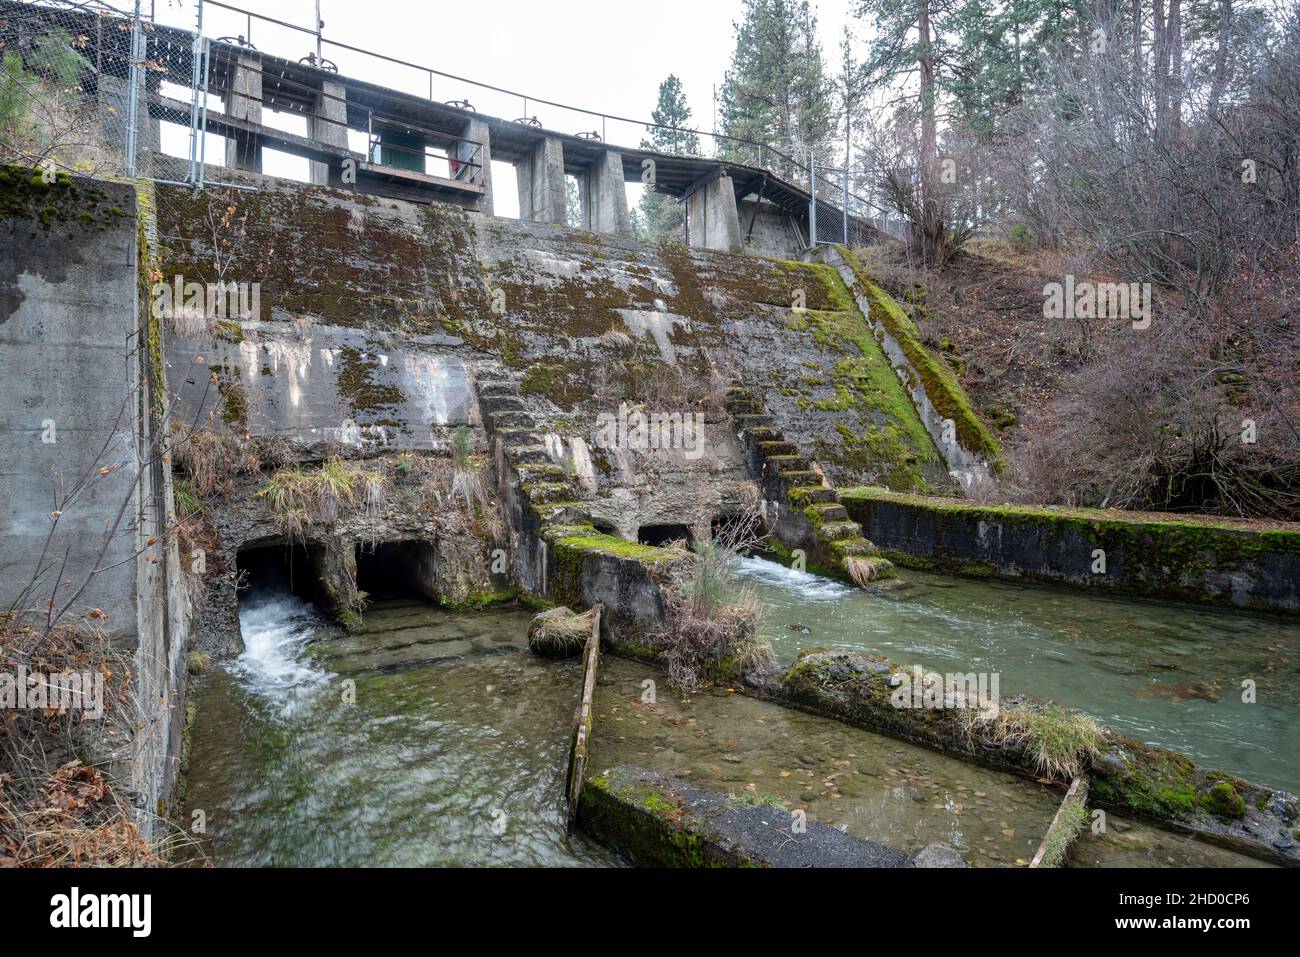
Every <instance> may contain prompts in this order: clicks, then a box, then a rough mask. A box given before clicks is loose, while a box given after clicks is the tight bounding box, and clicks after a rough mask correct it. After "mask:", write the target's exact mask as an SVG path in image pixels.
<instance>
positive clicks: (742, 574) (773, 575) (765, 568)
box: [736, 557, 858, 601]
mask: <svg viewBox="0 0 1300 957" xmlns="http://www.w3.org/2000/svg"><path fill="white" fill-rule="evenodd" d="M736 577H737V578H739V579H741V580H742V581H743V580H746V579H748V580H749V581H755V582H761V583H762V584H764V585H775V586H776V587H777V588H781V589H784V590H785V591H788V592H791V593H792V594H796V595H798V596H799V597H800V598H804V599H807V600H808V601H840V600H841V599H843V598H846V597H848V596H849V595H853V594H857V593H858V590H857V589H856V588H850V587H848V586H847V585H841V584H840V583H839V582H837V581H832V580H831V579H829V578H823V577H822V576H820V575H814V574H812V573H811V572H801V571H799V570H797V569H794V568H786V567H785V566H784V565H779V564H777V563H776V562H772V561H768V560H767V559H765V558H753V557H750V558H742V559H741V560H740V565H739V567H738V568H737V570H736Z"/></svg>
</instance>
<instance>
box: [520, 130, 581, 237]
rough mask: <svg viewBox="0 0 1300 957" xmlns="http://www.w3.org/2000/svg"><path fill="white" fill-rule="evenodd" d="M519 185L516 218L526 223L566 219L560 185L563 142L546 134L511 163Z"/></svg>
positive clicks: (565, 220) (563, 193) (562, 177)
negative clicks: (513, 165)
mask: <svg viewBox="0 0 1300 957" xmlns="http://www.w3.org/2000/svg"><path fill="white" fill-rule="evenodd" d="M515 180H516V181H517V182H518V185H519V218H520V219H521V220H523V221H524V222H530V223H557V224H559V225H561V226H562V225H564V223H565V222H567V221H568V215H567V213H566V211H565V210H566V203H565V188H564V144H563V143H562V142H561V141H560V140H559V138H558V137H554V136H548V137H546V139H544V140H542V142H540V143H538V144H537V146H536V147H534V148H533V151H532V153H530V154H529V155H528V158H527V159H526V160H524V161H523V162H522V163H520V164H518V165H517V166H516V167H515Z"/></svg>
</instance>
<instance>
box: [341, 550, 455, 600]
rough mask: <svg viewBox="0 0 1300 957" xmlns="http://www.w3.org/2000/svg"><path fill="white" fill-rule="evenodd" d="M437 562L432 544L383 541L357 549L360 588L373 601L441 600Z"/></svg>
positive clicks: (358, 586)
mask: <svg viewBox="0 0 1300 957" xmlns="http://www.w3.org/2000/svg"><path fill="white" fill-rule="evenodd" d="M437 584H438V582H437V562H436V560H435V556H434V550H433V545H432V544H430V543H429V542H421V541H405V542H379V543H378V544H376V545H375V546H374V547H373V548H370V547H368V546H358V547H357V588H359V589H361V590H362V591H364V592H365V593H366V597H367V598H368V599H369V600H380V599H396V598H418V599H424V600H428V601H437V599H438V589H437Z"/></svg>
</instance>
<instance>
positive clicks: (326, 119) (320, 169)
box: [307, 80, 348, 186]
mask: <svg viewBox="0 0 1300 957" xmlns="http://www.w3.org/2000/svg"><path fill="white" fill-rule="evenodd" d="M346 99H347V87H345V86H344V85H343V84H342V83H340V82H338V81H337V80H322V81H321V90H320V95H319V96H317V97H316V107H315V109H314V110H313V114H312V115H311V116H308V117H307V135H308V136H309V137H311V138H312V139H314V140H318V141H319V142H321V143H327V144H329V145H330V146H341V147H343V148H344V149H347V146H348V104H347V102H346ZM311 181H312V183H313V184H315V185H316V186H328V185H329V181H330V164H329V163H318V162H316V161H315V160H312V163H311Z"/></svg>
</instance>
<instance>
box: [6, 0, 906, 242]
mask: <svg viewBox="0 0 1300 957" xmlns="http://www.w3.org/2000/svg"><path fill="white" fill-rule="evenodd" d="M115 2H116V4H117V5H116V6H115V5H114V3H113V2H109V0H38V2H17V0H0V9H3V10H4V11H5V14H6V15H5V17H4V19H3V21H2V22H0V39H4V38H5V31H8V32H9V33H14V32H15V31H18V32H22V31H24V30H26V32H27V33H29V34H30V33H34V32H39V31H37V29H36V28H37V27H40V28H41V29H43V30H44V32H45V33H46V35H47V36H50V37H54V38H56V39H55V40H51V41H48V42H49V43H53V44H54V45H55V47H56V48H57V46H58V44H59V43H62V42H64V41H62V40H58V38H65V40H66V44H65V45H66V46H67V47H68V48H69V49H71V50H72V51H73V52H74V53H78V52H79V51H80V52H84V53H86V54H87V56H86V57H83V58H82V59H83V60H84V63H83V64H82V67H84V69H82V68H77V60H76V59H75V58H74V57H65V60H67V64H71V66H68V65H67V64H65V66H64V71H65V72H66V71H67V70H68V69H73V68H76V69H74V72H75V73H76V74H77V75H73V76H65V75H62V74H61V73H60V72H59V66H58V63H57V60H56V61H55V62H54V63H53V64H52V63H51V62H48V58H46V61H44V62H34V61H38V58H34V57H32V56H30V55H25V56H24V57H23V58H22V63H23V70H24V75H25V77H26V79H28V80H29V81H30V86H31V89H30V91H29V93H30V101H31V103H32V104H41V105H44V106H46V107H47V109H48V108H49V106H50V105H53V107H54V108H55V109H56V110H64V111H65V112H67V113H68V114H70V115H72V116H76V117H82V118H87V117H89V119H90V120H93V121H94V122H87V123H86V124H85V126H86V127H87V128H88V136H87V137H85V139H88V140H89V142H72V141H71V140H73V139H75V138H73V137H68V136H64V137H62V138H61V139H60V138H58V137H46V140H47V142H41V141H39V137H36V138H33V137H31V136H27V137H26V138H24V136H22V135H20V133H21V132H23V130H16V129H15V126H19V127H21V126H22V124H12V123H11V124H9V125H8V126H6V124H5V117H3V116H0V158H5V159H7V161H10V162H13V161H28V162H31V163H32V165H37V164H38V163H40V162H51V163H53V164H54V165H57V166H62V167H64V168H67V169H70V170H78V171H83V172H94V171H96V170H97V169H100V168H106V169H108V170H110V171H113V172H120V173H122V174H125V175H128V176H146V177H151V178H154V179H158V180H162V181H167V182H181V183H187V184H193V185H196V186H203V185H205V184H206V183H207V182H208V181H209V169H208V168H209V166H214V165H215V166H218V167H220V165H221V164H219V163H217V164H214V163H211V162H210V157H209V155H208V149H209V139H210V138H211V137H212V136H214V135H215V134H212V133H211V132H210V130H209V123H208V118H209V112H210V110H219V109H220V107H218V106H216V105H215V103H214V101H215V99H216V97H217V96H218V95H220V94H223V93H228V91H224V90H214V89H213V86H212V78H213V59H214V51H220V50H221V48H222V47H227V48H236V47H238V46H243V47H245V48H249V49H254V50H255V49H257V43H255V42H254V40H255V33H256V40H257V41H258V42H260V43H262V45H263V46H264V47H265V49H264V50H262V51H261V52H265V53H272V54H274V55H276V56H279V57H280V58H282V59H289V60H291V61H296V62H298V63H301V64H302V65H304V66H306V67H309V68H312V69H317V70H321V71H323V72H326V73H329V72H338V69H339V67H338V64H337V63H336V62H335V59H338V60H342V59H344V57H345V55H346V56H348V57H353V58H362V59H361V61H360V62H361V63H363V64H364V62H365V59H366V58H368V59H369V60H370V61H372V62H373V66H372V68H371V69H370V70H369V71H367V70H366V69H364V68H363V69H361V70H349V73H350V74H351V75H356V76H371V75H373V74H374V73H376V72H383V70H382V69H381V68H380V66H379V64H386V65H388V66H389V67H394V66H395V67H398V68H400V69H402V70H407V71H414V72H415V73H416V74H417V75H418V77H419V82H418V85H419V87H420V92H418V93H415V94H414V95H419V96H427V97H428V98H429V99H430V100H435V93H436V92H437V90H436V88H435V87H436V82H435V81H437V80H442V81H448V82H451V83H453V84H461V85H462V86H461V87H460V88H459V89H456V90H454V91H452V92H453V93H454V95H456V96H459V97H460V99H457V100H451V101H449V102H451V103H452V105H456V106H459V107H460V108H463V109H470V110H472V109H473V107H472V105H471V104H470V103H469V102H468V101H467V100H465V99H464V93H465V88H466V87H468V88H472V89H474V90H479V91H483V92H485V93H491V94H494V95H496V96H498V97H506V98H509V99H514V100H517V101H518V105H519V107H520V110H519V116H520V118H521V119H520V121H519V122H522V123H524V124H526V125H540V126H545V127H547V128H550V129H556V128H558V127H559V126H560V125H561V124H559V123H557V122H555V121H554V120H552V122H549V123H544V122H542V121H540V120H539V119H538V118H537V117H536V116H535V115H534V113H533V112H532V111H534V110H535V109H536V108H537V107H539V106H543V107H550V108H552V109H554V110H559V111H564V112H567V113H571V114H573V115H574V116H576V117H580V118H581V120H580V122H581V124H582V126H583V127H585V128H584V129H583V130H580V131H575V135H584V134H585V135H587V136H588V137H590V138H592V139H593V140H597V139H598V140H599V141H600V142H605V143H608V142H610V135H609V127H610V125H611V124H613V125H615V126H622V127H624V128H625V129H626V130H627V131H628V132H629V133H630V132H632V131H635V132H636V133H641V132H650V131H655V130H663V131H672V132H677V133H681V134H683V135H694V136H697V137H701V138H707V139H709V140H711V141H712V142H713V143H714V151H713V152H714V158H716V159H720V160H725V161H728V162H734V163H737V164H739V165H745V166H751V167H754V168H758V169H762V170H770V171H772V172H774V173H775V174H776V175H777V176H779V177H781V178H783V179H785V180H786V181H787V182H789V183H791V184H792V185H795V186H797V187H800V188H802V189H804V190H806V191H807V192H808V193H809V194H810V203H809V208H808V220H809V224H810V230H809V232H810V239H811V240H813V241H814V242H815V241H817V240H818V239H820V238H822V237H821V236H819V235H818V230H819V228H820V229H821V230H822V232H823V233H824V230H825V228H826V226H827V225H828V224H831V223H833V224H834V227H835V232H836V233H837V234H838V235H837V237H836V238H837V239H844V238H848V237H847V235H846V234H847V233H848V226H849V223H848V218H849V217H846V216H845V215H844V212H843V211H844V210H847V211H848V212H849V214H850V215H851V216H852V217H853V218H854V219H855V220H859V221H875V222H879V221H880V214H881V213H883V212H885V210H884V207H883V206H882V205H881V204H880V203H877V202H875V201H873V200H871V199H868V198H866V197H863V196H861V195H859V194H858V193H857V192H856V191H855V190H854V189H852V188H851V186H850V180H851V178H852V172H851V170H849V169H847V168H846V166H847V164H846V166H833V165H830V164H827V163H823V162H821V161H819V159H818V158H817V155H816V154H814V153H813V152H812V151H811V150H809V151H808V153H807V157H806V160H804V161H801V160H799V159H798V158H796V157H795V156H792V155H790V154H789V153H787V152H785V151H783V150H781V149H779V148H777V147H774V146H771V145H769V144H766V143H761V142H756V141H752V140H746V139H742V138H739V137H733V136H728V135H726V134H721V133H715V132H711V131H703V130H689V129H677V128H674V127H667V126H663V125H661V124H656V123H653V122H651V121H647V120H638V119H634V118H631V117H626V116H621V115H618V114H612V113H606V112H602V111H599V110H591V109H587V108H585V107H580V106H575V105H573V104H567V103H562V102H559V101H557V100H552V99H548V98H545V97H537V96H532V95H530V94H527V93H523V92H520V91H517V90H510V89H507V88H505V87H501V86H497V85H495V84H491V83H484V82H482V81H478V80H473V79H470V78H468V77H463V76H458V75H456V74H453V73H449V72H446V71H443V70H438V69H436V68H433V67H430V66H426V65H422V64H418V63H413V62H411V61H409V60H404V59H401V58H399V57H393V56H388V55H387V54H383V53H377V52H374V51H371V50H366V49H364V48H362V47H358V46H354V45H352V44H348V43H343V42H340V41H336V40H331V39H328V38H327V37H325V35H324V23H323V21H322V20H321V19H320V5H319V0H315V9H316V17H315V20H314V23H315V27H314V28H313V27H306V26H303V25H301V24H297V23H292V22H290V21H288V20H284V19H280V18H277V17H271V16H267V15H266V14H261V13H256V12H254V11H251V10H247V9H244V8H241V7H239V6H236V5H234V4H231V3H227V2H224V0H194V11H193V13H194V16H193V24H192V26H191V25H189V24H186V25H185V26H184V27H180V29H185V30H189V31H192V33H191V38H187V39H186V40H185V41H184V42H183V43H182V42H179V41H178V40H177V36H178V34H176V33H175V32H173V30H169V29H164V28H162V25H161V24H158V23H157V22H156V20H155V19H154V18H155V17H156V16H157V15H158V12H159V11H157V10H156V9H155V7H154V5H153V4H152V3H149V4H148V9H142V4H141V3H140V2H139V0H115ZM164 12H171V13H174V11H164ZM217 12H220V14H221V15H222V16H221V17H220V18H218V17H217V16H216V14H217ZM15 14H16V15H15ZM232 29H233V30H234V31H235V32H236V34H237V35H235V36H225V35H223V36H222V37H220V38H218V39H212V38H210V37H209V36H208V35H207V34H208V33H209V32H212V33H223V34H224V33H228V32H229V31H230V30H232ZM240 31H242V32H240ZM286 31H287V34H288V36H290V37H292V36H303V37H309V38H310V42H311V47H312V49H309V50H308V52H307V53H306V55H305V56H301V57H298V56H296V54H298V53H301V50H297V51H295V50H290V49H287V48H286V47H287V46H288V44H289V43H290V42H291V40H286V39H285V32H286ZM277 33H278V35H277ZM16 46H17V45H13V46H9V45H7V46H6V47H5V49H6V50H9V49H14V48H15V47H16ZM277 48H278V49H277ZM326 48H328V52H329V54H330V56H329V57H327V56H326V55H325V53H326ZM92 54H93V62H92V61H91V59H90V55H92ZM12 65H13V60H12V58H6V60H5V67H4V68H0V69H8V68H10V67H12ZM82 74H84V75H82ZM180 77H184V78H185V79H186V80H187V81H188V83H187V85H182V83H181V82H179V78H180ZM0 79H8V80H10V81H12V80H13V78H6V77H5V76H4V75H3V73H0ZM274 80H275V82H276V84H277V85H278V86H279V87H281V88H283V87H293V86H295V85H297V86H298V87H301V90H300V92H301V93H302V94H303V95H304V96H306V95H308V94H310V95H312V96H314V97H317V98H319V99H318V100H317V102H318V103H319V102H323V101H327V100H329V99H331V95H330V94H329V93H327V92H325V91H324V90H321V89H319V88H318V87H310V88H309V87H308V86H306V85H305V84H302V83H300V82H298V81H295V80H294V79H293V78H291V77H286V76H283V75H280V76H276V77H275V78H274ZM20 85H21V84H20ZM168 85H170V86H171V87H173V88H174V89H173V93H172V94H169V93H168V92H167V90H166V87H167V86H168ZM383 85H390V84H389V83H388V82H387V81H385V83H384V84H383ZM409 85H410V84H408V83H406V82H405V81H401V80H400V78H397V79H394V80H393V81H392V83H391V88H393V89H398V90H401V89H402V87H403V86H409ZM51 91H53V92H54V93H55V94H56V95H53V96H51ZM405 92H412V91H410V90H406V91H405ZM475 98H476V99H478V96H476V97H475ZM164 99H165V100H167V101H168V103H169V104H170V113H169V112H168V110H166V109H164V107H163V105H162V103H163V100H164ZM335 99H339V98H335ZM435 102H436V100H435ZM177 104H184V107H178V106H177ZM262 104H263V105H264V106H267V101H266V99H265V97H263V99H262ZM505 105H509V104H505ZM268 108H272V107H269V106H268ZM272 109H273V108H272ZM178 110H183V111H184V115H183V119H184V121H185V122H184V123H180V122H178V120H179V119H181V118H182V117H178V116H177V112H178ZM512 111H513V108H511V109H510V110H506V111H503V112H504V113H505V115H509V112H512ZM36 112H40V111H39V110H36ZM298 112H299V113H300V115H309V117H310V120H311V121H312V123H313V124H337V125H342V126H344V127H345V128H348V126H347V122H346V119H342V120H340V119H337V118H335V117H332V116H329V115H321V112H320V111H314V112H313V113H311V114H304V113H302V111H298ZM164 117H165V119H166V120H167V122H166V123H164V122H161V120H162V119H163V118H164ZM593 120H594V121H598V122H599V129H598V130H591V129H590V124H591V123H592V121H593ZM34 125H35V127H37V128H38V129H41V130H46V131H48V130H50V129H53V128H54V127H55V126H56V125H57V124H54V123H51V122H50V121H49V119H48V118H44V119H43V121H42V122H39V123H36V124H34ZM389 125H391V126H394V127H397V126H400V127H401V128H403V129H411V130H413V129H414V128H413V127H412V126H411V123H410V120H409V118H405V117H393V116H386V115H384V114H382V113H380V112H379V111H376V110H371V111H369V112H368V116H367V130H366V133H367V139H368V143H367V146H366V152H365V153H364V154H361V153H359V152H358V153H357V156H358V158H361V157H362V156H363V155H364V158H365V159H366V160H368V161H370V162H375V161H376V160H375V156H376V154H375V148H376V140H377V139H381V137H380V136H379V134H378V133H377V132H376V131H377V130H382V129H383V128H384V127H385V126H389ZM96 126H97V128H96ZM177 126H182V127H183V131H182V130H177V129H176V128H175V127H177ZM223 128H225V127H223ZM28 132H30V131H29V130H28ZM416 132H419V131H416ZM426 132H427V133H428V139H430V140H431V141H435V142H437V143H438V147H442V146H444V145H445V148H446V155H445V156H444V155H440V154H438V153H432V154H430V153H428V151H427V150H426V151H420V150H416V149H412V148H411V147H407V146H402V145H401V144H393V143H382V142H381V143H379V144H378V146H379V149H381V150H388V151H390V155H401V154H403V153H404V152H416V153H418V152H424V154H425V156H426V158H425V159H424V160H423V161H422V162H423V164H424V166H425V169H426V170H427V169H430V168H432V169H435V170H436V172H434V173H432V175H442V173H443V172H444V171H445V173H446V176H445V178H447V179H451V180H462V181H466V182H469V183H473V184H475V185H479V186H482V185H483V184H484V181H485V170H484V167H483V164H482V162H481V159H482V146H483V144H481V143H476V142H474V141H471V140H466V139H459V138H457V137H453V136H449V135H448V134H447V133H445V132H442V131H433V130H429V131H426ZM181 136H185V137H187V141H184V140H181V139H179V137H181ZM435 137H436V138H437V140H435ZM343 139H344V140H345V141H346V135H345V136H344V137H343ZM34 140H35V141H34ZM178 154H180V155H178ZM833 176H838V177H839V180H840V181H839V184H838V187H833V186H832V185H831V177H833ZM228 185H233V184H228ZM832 189H834V192H835V193H836V194H837V195H834V196H832V195H831V190H832Z"/></svg>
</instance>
